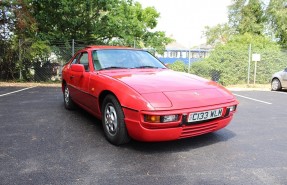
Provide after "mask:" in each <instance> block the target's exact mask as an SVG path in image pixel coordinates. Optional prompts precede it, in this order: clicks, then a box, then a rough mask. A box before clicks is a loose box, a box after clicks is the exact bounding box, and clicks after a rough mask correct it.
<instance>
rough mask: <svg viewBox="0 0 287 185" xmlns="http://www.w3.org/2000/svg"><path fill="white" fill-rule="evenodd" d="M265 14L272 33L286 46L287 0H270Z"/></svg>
mask: <svg viewBox="0 0 287 185" xmlns="http://www.w3.org/2000/svg"><path fill="white" fill-rule="evenodd" d="M267 15H268V18H269V21H270V24H271V28H272V29H271V30H272V33H275V35H274V36H275V37H276V38H277V39H278V41H279V43H280V44H281V45H282V46H283V47H285V48H286V47H287V0H270V3H269V6H268V8H267Z"/></svg>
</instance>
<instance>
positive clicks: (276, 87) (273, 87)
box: [271, 78, 282, 91]
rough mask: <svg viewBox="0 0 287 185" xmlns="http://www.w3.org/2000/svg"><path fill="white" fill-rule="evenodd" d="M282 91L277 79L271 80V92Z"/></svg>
mask: <svg viewBox="0 0 287 185" xmlns="http://www.w3.org/2000/svg"><path fill="white" fill-rule="evenodd" d="M281 89H282V86H281V82H280V80H279V79H277V78H275V79H273V80H272V83H271V90H272V91H279V90H281Z"/></svg>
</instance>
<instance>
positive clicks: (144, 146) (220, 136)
mask: <svg viewBox="0 0 287 185" xmlns="http://www.w3.org/2000/svg"><path fill="white" fill-rule="evenodd" d="M235 136H236V134H235V133H234V132H232V131H231V130H228V129H222V130H220V131H217V132H213V133H209V134H204V135H201V136H196V137H191V138H186V139H180V140H175V141H165V142H139V141H135V140H132V141H131V142H130V143H128V144H126V145H124V146H123V147H126V148H128V149H131V150H136V151H139V152H143V153H148V154H151V153H174V152H182V151H189V150H193V149H196V148H201V147H205V146H208V145H213V144H215V143H219V142H226V141H228V140H229V139H231V138H233V137H235Z"/></svg>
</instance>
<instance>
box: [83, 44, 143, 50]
mask: <svg viewBox="0 0 287 185" xmlns="http://www.w3.org/2000/svg"><path fill="white" fill-rule="evenodd" d="M105 49H130V50H141V49H137V48H131V47H125V46H107V45H92V46H87V47H85V48H84V49H83V50H105Z"/></svg>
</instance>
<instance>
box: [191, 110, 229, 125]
mask: <svg viewBox="0 0 287 185" xmlns="http://www.w3.org/2000/svg"><path fill="white" fill-rule="evenodd" d="M222 112H223V109H222V108H221V109H215V110H209V111H203V112H193V113H190V114H189V116H188V122H196V121H204V120H209V119H213V118H218V117H220V116H222Z"/></svg>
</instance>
